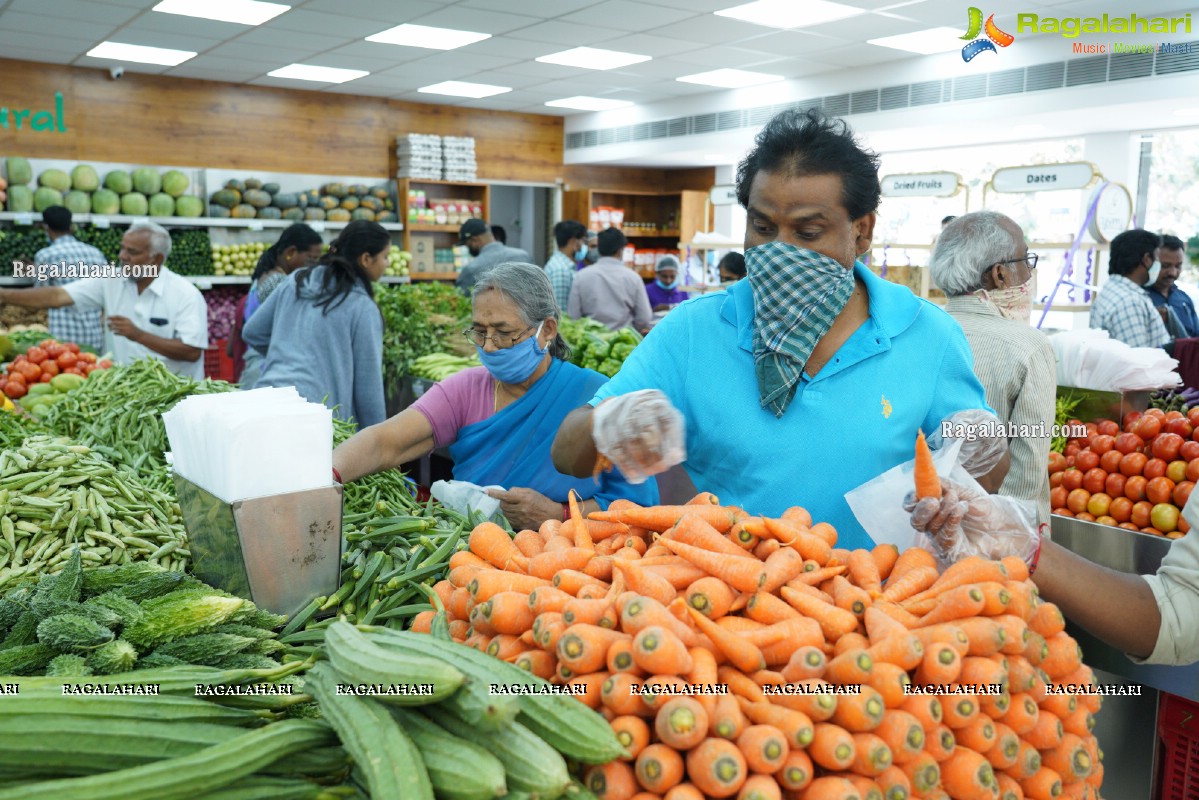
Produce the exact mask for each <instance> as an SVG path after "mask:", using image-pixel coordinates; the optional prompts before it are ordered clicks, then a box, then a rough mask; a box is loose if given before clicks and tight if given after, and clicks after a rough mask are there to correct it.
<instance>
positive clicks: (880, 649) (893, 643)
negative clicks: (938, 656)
mask: <svg viewBox="0 0 1199 800" xmlns="http://www.w3.org/2000/svg"><path fill="white" fill-rule="evenodd" d="M867 653H868V654H869V655H870V657H871V658H872V659H874V661H875V662H876V663H877V662H880V661H881V662H885V663H887V664H896V665H898V666H900V667H902V668H903V669H905V670H912V669H915V668H916V667H917V666H918V665H919V664H920V663H921V662H922V661H923V660H924V644H923V643H922V642H921V641H920V638H919V637H918V636H916V635H914V634H911V633H905V634H902V635H898V636H891V637H889V638H887V639H884V640H883V641H881V642H879V643H878V644H875V645H872V646H871V647H870V649H869V650H868V651H867Z"/></svg>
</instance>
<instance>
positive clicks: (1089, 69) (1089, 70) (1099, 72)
mask: <svg viewBox="0 0 1199 800" xmlns="http://www.w3.org/2000/svg"><path fill="white" fill-rule="evenodd" d="M1106 80H1107V56H1095V57H1094V58H1080V59H1077V60H1076V61H1070V62H1067V63H1066V85H1067V86H1084V85H1086V84H1088V83H1103V82H1104V81H1106Z"/></svg>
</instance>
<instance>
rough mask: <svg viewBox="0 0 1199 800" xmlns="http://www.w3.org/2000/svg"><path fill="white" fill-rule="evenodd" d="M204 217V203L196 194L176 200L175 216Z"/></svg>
mask: <svg viewBox="0 0 1199 800" xmlns="http://www.w3.org/2000/svg"><path fill="white" fill-rule="evenodd" d="M203 215H204V201H203V200H201V199H200V198H199V197H196V196H195V195H194V194H185V195H183V196H182V197H180V198H178V199H177V200H175V216H177V217H200V216H203Z"/></svg>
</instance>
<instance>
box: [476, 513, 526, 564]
mask: <svg viewBox="0 0 1199 800" xmlns="http://www.w3.org/2000/svg"><path fill="white" fill-rule="evenodd" d="M469 543H470V551H471V552H472V553H474V554H475V555H476V556H478V557H479V558H481V559H483V560H484V561H486V562H487V563H489V564H491V565H492V566H494V567H496V568H497V569H502V570H507V569H509V568H511V567H515V568H517V569H518V570H519V571H521V572H524V570H525V568H526V567H528V565H529V559H528V558H527V557H526V556H525V555H524V554H523V553H521V552H520V549H519V548H518V547H517V546H516V545H515V544H514V543H513V542H512V537H511V536H509V535H508V532H507V531H505V530H504V529H503V528H501V527H500V526H499V525H496V524H495V523H492V522H483V523H480V524H479V525H477V526H475V529H474V530H473V531H471V532H470V539H469Z"/></svg>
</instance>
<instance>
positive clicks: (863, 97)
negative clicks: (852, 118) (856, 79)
mask: <svg viewBox="0 0 1199 800" xmlns="http://www.w3.org/2000/svg"><path fill="white" fill-rule="evenodd" d="M875 111H878V89H871V90H870V91H868V92H854V93H853V94H851V95H850V96H849V113H850V114H870V113H873V112H875Z"/></svg>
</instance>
